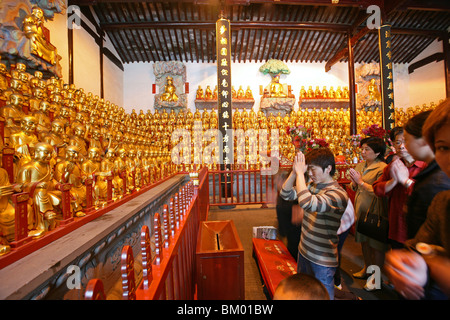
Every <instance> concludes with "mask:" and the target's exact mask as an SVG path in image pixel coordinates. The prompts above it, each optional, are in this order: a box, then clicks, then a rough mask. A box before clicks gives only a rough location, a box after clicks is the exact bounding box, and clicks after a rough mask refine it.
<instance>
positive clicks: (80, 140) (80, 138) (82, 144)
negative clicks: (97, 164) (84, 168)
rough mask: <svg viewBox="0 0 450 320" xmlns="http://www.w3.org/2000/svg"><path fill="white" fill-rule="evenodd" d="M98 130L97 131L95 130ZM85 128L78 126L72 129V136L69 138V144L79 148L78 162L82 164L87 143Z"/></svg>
mask: <svg viewBox="0 0 450 320" xmlns="http://www.w3.org/2000/svg"><path fill="white" fill-rule="evenodd" d="M97 130H98V129H97ZM85 134H86V126H85V125H82V124H79V125H77V126H76V127H75V129H74V134H73V135H72V136H71V137H70V138H69V144H70V145H73V146H77V147H78V148H80V151H79V153H80V162H83V161H84V160H85V159H86V156H87V153H88V152H87V147H88V143H87V141H86V139H85Z"/></svg>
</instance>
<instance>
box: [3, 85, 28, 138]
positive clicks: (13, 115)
mask: <svg viewBox="0 0 450 320" xmlns="http://www.w3.org/2000/svg"><path fill="white" fill-rule="evenodd" d="M22 101H23V97H22V95H20V94H16V93H14V94H11V95H10V97H9V103H8V104H7V105H6V106H4V107H2V108H0V117H3V118H4V119H5V141H8V139H9V136H10V135H11V134H12V133H14V132H17V131H19V130H20V121H21V120H22V118H23V117H24V116H25V113H23V111H22Z"/></svg>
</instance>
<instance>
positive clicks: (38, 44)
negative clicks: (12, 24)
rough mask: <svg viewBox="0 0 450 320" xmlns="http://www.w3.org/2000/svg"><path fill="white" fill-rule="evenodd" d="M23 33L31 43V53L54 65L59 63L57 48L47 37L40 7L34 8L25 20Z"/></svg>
mask: <svg viewBox="0 0 450 320" xmlns="http://www.w3.org/2000/svg"><path fill="white" fill-rule="evenodd" d="M23 32H24V34H25V36H26V37H27V38H28V39H30V41H31V53H32V54H34V55H36V56H38V57H40V58H42V59H43V60H45V61H47V62H48V63H50V64H52V65H56V63H57V62H58V53H57V50H56V47H55V46H54V45H52V44H51V43H50V42H49V41H48V40H47V39H46V37H45V33H44V11H42V9H41V8H39V7H33V8H32V10H31V14H30V15H27V16H26V17H25V19H24V20H23Z"/></svg>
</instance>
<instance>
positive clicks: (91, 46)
mask: <svg viewBox="0 0 450 320" xmlns="http://www.w3.org/2000/svg"><path fill="white" fill-rule="evenodd" d="M81 19H82V20H83V21H84V22H85V23H86V24H87V25H88V26H89V27H90V28H91V29H92V30H94V31H95V28H94V26H93V25H92V24H91V23H90V22H89V20H88V19H87V18H86V17H85V16H84V15H83V14H82V15H81ZM45 26H46V27H47V28H48V29H49V30H50V39H51V42H52V44H54V45H55V46H56V47H57V48H58V54H59V55H60V56H61V57H62V60H61V61H60V64H61V67H62V79H63V80H64V82H65V83H69V49H68V28H67V14H66V13H64V14H55V17H54V19H53V21H47V22H46V23H45ZM103 45H104V46H105V47H107V48H109V49H110V50H111V51H112V52H113V54H114V55H115V56H116V57H118V54H117V52H116V51H115V49H114V48H113V46H112V44H111V41H110V40H109V38H108V37H106V38H105V41H104V44H103ZM73 48H74V52H73V66H74V70H73V78H74V79H73V81H74V84H75V86H76V87H77V88H83V89H84V92H86V93H88V92H92V93H93V94H94V95H98V96H100V93H101V90H100V86H101V84H100V49H99V46H98V45H97V44H96V43H95V41H94V38H92V36H91V35H90V34H89V33H88V32H87V31H86V30H84V29H83V28H79V29H76V28H74V29H73ZM123 79H124V77H123V71H122V70H121V69H120V68H118V67H117V66H116V65H115V64H114V63H112V62H111V60H109V58H108V57H106V56H105V55H104V56H103V80H104V83H103V89H104V97H105V100H109V101H110V102H111V103H114V104H116V105H118V106H122V105H123V100H124V99H123V97H124V87H123Z"/></svg>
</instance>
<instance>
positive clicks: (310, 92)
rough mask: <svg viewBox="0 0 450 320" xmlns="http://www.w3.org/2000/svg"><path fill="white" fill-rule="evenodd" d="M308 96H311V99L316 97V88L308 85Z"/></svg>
mask: <svg viewBox="0 0 450 320" xmlns="http://www.w3.org/2000/svg"><path fill="white" fill-rule="evenodd" d="M306 96H307V97H308V98H310V99H312V98H314V97H315V94H314V90H313V88H312V86H309V87H308V91H307V92H306Z"/></svg>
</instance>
